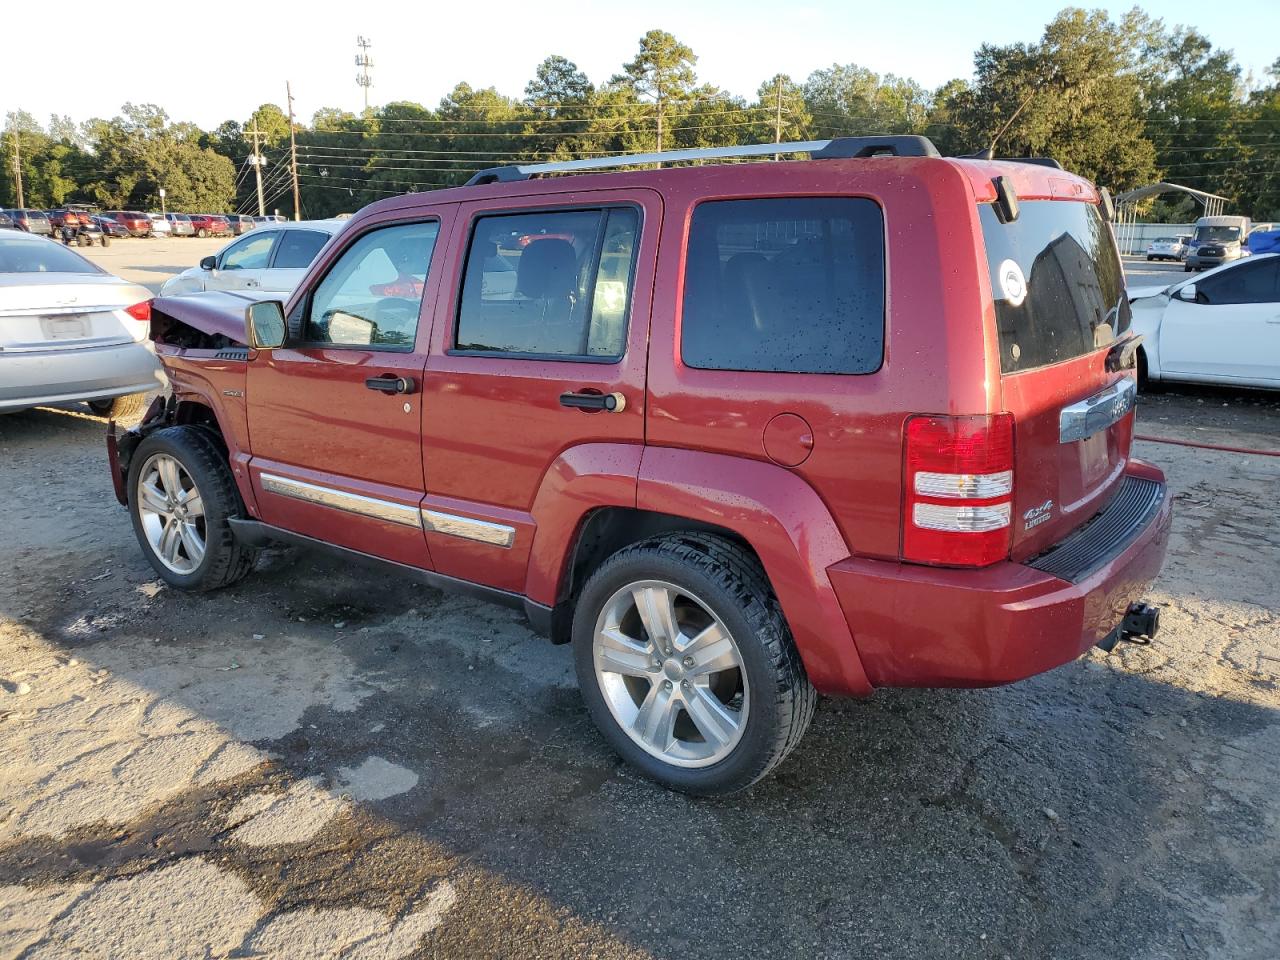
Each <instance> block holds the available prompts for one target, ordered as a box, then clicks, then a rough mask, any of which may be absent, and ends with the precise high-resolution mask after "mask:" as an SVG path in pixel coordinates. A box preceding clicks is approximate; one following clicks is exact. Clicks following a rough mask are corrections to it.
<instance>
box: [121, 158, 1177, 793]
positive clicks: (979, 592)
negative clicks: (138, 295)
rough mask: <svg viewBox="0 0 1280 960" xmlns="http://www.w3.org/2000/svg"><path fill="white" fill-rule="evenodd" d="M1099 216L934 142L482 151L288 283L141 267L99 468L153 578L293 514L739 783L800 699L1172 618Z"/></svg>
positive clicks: (632, 758) (727, 788)
mask: <svg viewBox="0 0 1280 960" xmlns="http://www.w3.org/2000/svg"><path fill="white" fill-rule="evenodd" d="M775 153H779V154H784V155H789V156H790V155H795V154H808V155H809V159H807V160H781V161H775V162H758V163H729V164H715V163H712V162H707V161H714V160H716V159H720V158H733V159H738V158H747V157H756V158H762V159H763V158H768V157H772V155H773V154H775ZM686 160H702V161H704V163H703V165H699V166H680V167H670V168H665V169H664V168H662V167H661V166H659V168H658V169H644V170H638V171H630V172H611V173H592V172H591V171H594V170H603V169H607V168H610V167H622V166H630V165H641V164H659V165H661V164H663V163H668V162H671V161H686ZM1109 211H1110V199H1109V197H1107V196H1106V194H1105V192H1100V191H1098V190H1096V189H1095V188H1094V187H1093V185H1092V184H1090V183H1088V182H1087V181H1085V180H1082V179H1081V178H1079V177H1076V176H1072V175H1071V174H1069V173H1066V172H1064V171H1063V170H1062V169H1061V168H1059V167H1058V166H1057V165H1056V164H1053V163H1052V161H1049V162H1048V163H1037V162H1028V161H1022V162H1013V161H991V160H984V159H974V158H944V157H940V156H939V155H938V153H937V151H936V150H935V149H934V147H933V144H931V143H930V142H929V141H927V140H925V139H923V138H919V137H887V138H878V139H872V138H845V139H837V140H831V141H813V142H806V143H798V144H783V145H778V144H772V143H770V144H763V145H759V146H748V147H734V148H726V149H722V150H711V151H675V152H670V153H665V154H650V155H638V156H629V157H623V158H600V159H592V160H586V161H574V162H564V163H550V164H541V165H537V166H524V167H507V168H499V169H494V170H489V171H484V172H482V173H480V174H477V175H476V177H474V178H473V179H472V180H471V182H470V183H468V184H467V185H466V186H463V187H459V188H455V189H446V190H440V191H438V192H434V193H429V194H417V195H410V196H404V197H397V198H394V199H387V200H383V201H380V202H378V203H375V204H373V205H371V206H369V207H366V208H365V209H364V210H362V211H361V212H359V213H358V214H356V216H355V217H354V218H352V220H351V221H350V222H349V223H348V224H347V225H346V227H345V228H344V229H343V231H342V232H341V233H340V234H338V235H337V236H336V237H335V238H334V239H333V240H332V241H331V242H330V243H329V245H328V246H327V247H326V248H325V249H324V251H322V252H321V254H320V255H319V257H317V259H316V260H315V262H314V263H312V265H311V267H310V269H309V270H308V272H307V275H306V277H305V279H304V280H303V281H302V283H301V284H300V285H299V286H298V288H297V290H296V292H295V293H294V294H293V295H292V296H291V297H290V298H289V300H288V302H287V303H283V304H282V303H279V302H275V301H264V300H254V299H252V298H250V297H247V296H243V295H238V294H229V293H211V294H205V295H201V296H198V297H184V298H173V299H160V300H157V301H156V302H155V305H154V310H153V313H152V317H153V320H152V337H153V340H154V343H155V350H156V353H157V354H158V355H159V357H160V358H161V360H162V362H163V364H164V366H165V369H166V372H167V374H168V377H169V380H170V382H171V384H172V393H171V395H170V396H168V397H163V398H160V399H158V400H157V401H156V402H155V403H154V404H153V405H152V407H151V409H150V411H149V412H148V415H147V417H146V419H145V420H144V421H143V423H142V425H141V426H140V427H138V428H135V429H133V430H129V431H123V430H121V429H119V428H116V427H113V428H112V431H111V433H110V437H109V452H110V458H111V464H112V471H113V479H114V482H115V485H116V493H117V495H118V497H119V499H120V501H121V503H124V504H127V505H128V508H129V510H130V513H131V515H132V520H133V525H134V529H135V531H136V533H137V537H138V541H139V543H140V544H141V547H142V550H143V551H144V553H145V554H146V556H147V558H148V560H149V561H150V562H151V564H152V565H153V566H154V567H155V569H156V570H157V572H158V573H159V574H160V576H161V577H163V578H164V579H165V580H166V581H167V582H168V583H170V584H172V585H173V586H175V587H179V588H183V589H189V590H208V589H211V588H215V587H222V586H226V585H227V584H230V583H233V582H235V581H236V580H238V579H240V578H241V577H243V576H245V574H247V573H248V572H249V571H250V570H251V568H252V567H253V565H254V557H255V554H256V551H257V550H258V548H259V547H260V546H262V545H263V544H265V543H267V542H268V541H276V540H278V541H286V542H293V543H300V544H305V545H310V546H315V547H322V548H326V549H328V550H331V551H334V552H336V553H337V554H339V555H341V556H343V557H347V558H352V559H360V560H368V561H372V562H375V563H380V564H382V565H384V566H386V567H389V568H390V569H393V570H395V571H397V572H399V573H401V574H403V575H405V576H407V577H410V578H413V579H416V580H418V581H419V582H421V583H425V584H429V585H431V586H436V587H444V588H460V589H463V590H466V591H469V592H471V593H478V594H480V595H482V596H485V597H488V598H491V599H493V600H495V601H497V602H499V603H505V604H509V605H512V606H514V607H516V608H519V609H522V610H523V611H524V612H525V613H526V614H527V615H528V618H529V620H530V621H531V623H532V624H533V626H534V627H535V628H536V629H537V630H539V631H540V632H542V633H545V634H546V635H548V636H549V637H550V638H551V639H552V640H553V641H555V642H558V643H572V645H573V657H574V660H575V664H576V668H577V672H578V679H579V682H580V685H581V689H582V694H583V697H584V698H585V700H586V703H587V706H588V708H589V709H590V712H591V714H592V716H593V717H594V719H595V721H596V723H597V724H598V725H599V727H600V730H601V731H602V733H603V735H604V736H605V738H606V739H607V740H608V741H609V743H610V744H611V745H612V746H613V747H614V748H615V749H616V750H617V751H618V752H619V753H620V754H621V755H622V756H623V757H624V758H626V759H627V760H628V761H629V762H630V763H632V764H633V765H634V766H636V767H637V768H639V769H640V770H641V771H643V772H644V773H646V774H647V775H649V776H651V777H653V778H654V779H656V780H658V781H660V782H662V783H664V784H666V785H668V786H670V787H674V788H677V789H681V790H686V791H689V792H693V793H701V794H723V793H728V792H731V791H734V790H737V789H741V788H743V787H746V786H748V785H749V784H751V783H753V782H755V781H756V780H758V779H759V778H760V777H762V776H764V775H765V774H766V773H768V772H769V771H770V770H771V769H772V768H773V767H774V766H775V765H776V764H777V763H779V762H780V761H781V760H782V759H783V758H784V757H785V756H786V755H787V754H788V752H789V751H790V750H791V749H792V748H793V747H794V746H795V745H796V743H797V742H798V741H799V739H800V737H801V735H802V734H803V732H804V730H805V728H806V726H807V724H808V723H809V719H810V717H811V715H812V713H813V708H814V702H815V696H816V694H819V693H821V694H832V695H853V696H863V695H867V694H869V693H870V692H871V691H872V690H873V689H875V688H876V687H883V686H982V685H990V684H1000V683H1008V682H1010V681H1013V680H1018V679H1020V678H1023V677H1028V676H1031V675H1032V674H1036V673H1039V672H1041V671H1044V670H1048V669H1050V668H1052V667H1055V666H1058V665H1060V664H1063V663H1067V662H1068V661H1070V660H1073V659H1074V658H1076V657H1078V656H1079V655H1080V654H1081V653H1083V652H1084V651H1086V650H1087V649H1088V648H1089V647H1090V646H1092V645H1094V644H1099V645H1101V646H1103V647H1104V648H1106V649H1110V648H1111V647H1112V646H1114V645H1115V643H1116V642H1117V641H1118V640H1120V639H1122V638H1124V637H1127V636H1135V637H1136V636H1150V635H1151V634H1153V633H1154V632H1155V630H1156V626H1157V622H1158V621H1157V616H1158V611H1156V610H1155V608H1153V607H1149V606H1146V605H1144V604H1141V603H1137V602H1135V601H1137V600H1139V599H1140V598H1141V596H1142V594H1143V591H1144V590H1146V588H1147V586H1148V585H1149V584H1150V582H1151V581H1152V579H1153V578H1154V577H1155V576H1156V574H1157V572H1158V571H1159V569H1160V565H1161V562H1162V560H1163V556H1164V552H1165V546H1166V540H1167V536H1168V531H1169V524H1170V500H1169V497H1168V496H1167V494H1166V488H1165V482H1164V478H1163V476H1162V474H1161V473H1160V471H1159V470H1157V469H1156V468H1154V467H1153V466H1151V465H1149V464H1146V463H1143V462H1141V461H1139V460H1135V459H1133V458H1131V456H1130V445H1131V441H1132V439H1133V424H1134V412H1133V408H1134V399H1135V371H1134V353H1135V350H1136V348H1137V339H1138V338H1137V337H1136V336H1134V335H1133V334H1131V333H1130V330H1129V304H1128V301H1127V299H1126V297H1125V290H1124V278H1123V274H1122V271H1121V264H1120V259H1119V257H1118V256H1117V254H1116V247H1115V244H1114V241H1113V238H1112V231H1111V228H1110V226H1109V224H1108V219H1109Z"/></svg>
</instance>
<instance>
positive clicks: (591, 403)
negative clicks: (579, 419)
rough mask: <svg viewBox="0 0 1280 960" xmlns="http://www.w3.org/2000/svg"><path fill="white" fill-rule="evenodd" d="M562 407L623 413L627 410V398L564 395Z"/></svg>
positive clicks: (605, 394) (606, 395) (579, 394)
mask: <svg viewBox="0 0 1280 960" xmlns="http://www.w3.org/2000/svg"><path fill="white" fill-rule="evenodd" d="M560 406H562V407H572V408H575V409H578V410H588V411H589V410H604V411H606V412H608V413H621V412H622V411H623V410H625V409H626V408H627V398H626V397H624V396H623V395H622V394H620V393H585V392H584V393H562V394H560Z"/></svg>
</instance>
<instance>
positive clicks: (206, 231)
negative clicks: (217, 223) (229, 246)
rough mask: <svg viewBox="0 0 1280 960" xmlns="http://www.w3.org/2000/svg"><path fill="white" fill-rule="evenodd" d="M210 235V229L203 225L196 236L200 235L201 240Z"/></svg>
mask: <svg viewBox="0 0 1280 960" xmlns="http://www.w3.org/2000/svg"><path fill="white" fill-rule="evenodd" d="M208 235H209V231H208V230H206V229H205V228H204V227H201V228H200V229H199V230H197V231H196V236H197V237H199V238H200V239H201V240H203V239H204V238H205V237H207V236H208Z"/></svg>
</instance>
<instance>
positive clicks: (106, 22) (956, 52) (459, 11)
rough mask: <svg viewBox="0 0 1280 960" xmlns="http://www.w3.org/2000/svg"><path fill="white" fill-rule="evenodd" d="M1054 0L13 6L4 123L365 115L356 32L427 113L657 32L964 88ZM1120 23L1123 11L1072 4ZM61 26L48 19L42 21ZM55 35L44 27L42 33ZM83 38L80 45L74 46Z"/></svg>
mask: <svg viewBox="0 0 1280 960" xmlns="http://www.w3.org/2000/svg"><path fill="white" fill-rule="evenodd" d="M1065 5H1066V4H1065V3H1064V2H1061V0H1013V2H1005V3H995V2H988V0H968V2H962V0H914V2H909V3H907V2H902V3H881V2H876V3H865V2H859V0H782V2H779V0H772V2H763V0H733V2H730V0H647V2H644V3H619V2H617V0H613V2H607V3H597V2H588V0H579V2H576V3H575V2H567V0H538V2H537V3H519V2H507V3H499V4H494V3H481V2H474V0H472V2H461V3H459V2H450V3H439V2H431V0H415V2H412V3H407V2H403V0H397V2H384V0H363V2H352V0H346V2H341V3H338V2H332V0H315V2H311V3H305V4H303V3H292V2H287V0H286V2H279V0H277V2H270V0H267V2H263V0H241V2H240V3H227V2H219V0H203V2H199V3H196V2H191V0H166V2H155V0H63V2H59V3H56V4H54V3H48V4H46V3H21V4H19V3H13V2H11V3H9V4H8V7H9V9H8V10H7V11H6V13H5V17H4V19H5V21H6V24H5V27H6V29H5V33H6V34H7V35H8V36H9V37H21V38H25V40H23V41H21V42H17V43H7V44H6V45H5V47H6V53H5V56H4V57H3V58H0V113H7V112H8V111H10V110H16V109H22V110H26V111H27V112H28V113H30V114H32V115H33V116H34V117H35V118H36V119H37V120H39V121H40V122H41V123H47V122H48V119H49V115H50V114H53V113H57V114H60V115H61V114H68V115H70V116H71V118H72V119H73V120H75V121H77V122H78V121H82V120H86V119H88V118H90V117H95V116H97V117H111V116H115V115H116V114H117V113H118V112H119V109H120V106H121V105H122V104H123V103H125V102H127V101H128V102H133V103H155V104H158V105H159V106H160V107H162V108H164V110H166V111H167V112H168V114H169V116H170V117H171V118H172V119H174V120H187V121H193V122H195V123H197V124H200V125H201V126H202V127H205V128H212V127H214V126H216V125H217V124H219V123H221V122H222V121H223V120H228V119H234V120H241V121H243V120H244V119H246V118H247V117H248V116H249V114H250V113H251V112H252V111H253V110H254V109H255V108H256V107H257V106H258V105H259V104H261V103H264V102H274V103H279V104H281V105H283V104H284V99H285V82H286V80H287V81H290V82H291V83H292V85H293V93H294V98H295V104H294V106H295V110H296V111H297V115H298V117H299V118H300V119H301V120H302V121H307V120H309V119H310V118H311V115H312V113H314V111H315V110H316V109H317V108H319V107H324V106H330V107H340V108H344V109H348V110H353V111H357V112H358V111H359V110H360V109H361V108H362V106H363V100H362V92H361V90H360V88H359V87H358V86H357V85H356V83H355V76H356V72H357V68H356V66H355V63H354V59H355V55H356V53H357V48H356V37H357V36H359V35H363V36H365V37H366V38H368V39H370V40H371V41H372V44H373V46H372V48H371V49H370V55H371V56H372V58H373V61H374V68H373V81H374V86H373V89H372V91H371V102H372V103H373V104H374V105H377V104H380V103H386V102H390V101H393V100H411V101H414V102H417V103H422V104H425V105H427V106H435V105H436V104H437V103H438V102H439V100H440V98H441V97H442V96H443V95H444V94H446V93H447V92H448V91H449V90H451V89H452V88H453V86H454V85H455V84H456V83H458V82H459V81H464V80H465V81H467V82H468V83H470V84H471V85H472V86H474V87H486V86H495V87H497V88H498V90H499V92H501V93H504V94H507V95H510V96H520V95H522V93H523V91H524V85H525V83H527V82H528V80H529V78H530V77H531V76H532V75H533V71H534V68H535V67H536V66H537V64H538V63H539V62H540V61H541V60H542V59H543V58H544V57H546V56H548V55H549V54H553V53H554V54H559V55H561V56H564V57H568V58H569V59H570V60H572V61H574V62H575V63H577V64H578V66H579V67H580V68H581V69H583V70H584V71H585V72H586V74H587V75H588V76H589V77H590V78H591V80H592V81H593V82H596V83H600V82H603V81H605V80H608V79H609V77H610V76H612V75H613V74H614V73H616V72H618V70H619V69H620V67H621V65H622V64H623V63H624V62H625V61H627V60H629V59H631V57H632V56H633V55H634V53H635V50H636V47H637V45H638V42H639V39H640V37H641V36H642V35H643V34H644V33H645V32H646V31H648V30H651V29H654V28H658V29H662V30H667V31H669V32H670V33H673V34H675V36H676V37H677V38H679V39H680V40H681V41H683V42H684V43H685V44H687V45H689V46H690V47H692V48H693V51H694V52H695V53H696V54H697V55H698V65H697V69H698V77H699V79H700V80H701V81H703V82H708V83H712V84H715V85H716V86H719V87H721V88H722V89H726V90H728V91H729V92H731V93H736V94H740V95H742V96H747V97H750V96H753V95H754V94H755V91H756V89H757V88H758V87H759V85H760V83H761V82H762V81H763V80H764V79H765V78H767V77H770V76H772V75H773V74H774V73H776V72H779V71H780V72H783V73H787V74H790V75H791V76H792V77H793V78H794V79H796V80H803V79H804V78H805V77H806V76H808V74H809V73H810V72H811V71H813V70H814V69H817V68H819V67H824V66H830V65H831V64H833V63H851V62H852V63H857V64H859V65H861V66H864V67H868V68H870V69H872V70H874V71H876V72H877V73H894V74H897V75H899V76H905V77H911V78H913V79H915V80H917V81H919V82H920V83H922V84H923V85H924V86H926V87H929V88H933V87H937V86H939V85H941V84H943V83H945V82H946V81H948V80H950V79H953V78H955V77H965V78H967V77H969V76H970V74H971V73H972V68H973V52H974V50H975V49H977V47H978V46H979V45H980V44H982V43H984V42H989V43H996V44H1005V43H1013V42H1017V41H1027V42H1029V41H1033V40H1035V39H1037V38H1038V37H1039V36H1040V34H1041V33H1042V31H1043V29H1044V25H1045V24H1046V23H1047V22H1048V21H1049V20H1050V19H1052V17H1053V16H1054V14H1056V13H1057V11H1058V10H1059V9H1061V8H1062V7H1063V6H1065ZM1081 5H1083V6H1086V7H1089V8H1093V7H1102V8H1104V9H1106V10H1107V11H1108V12H1110V13H1111V14H1112V16H1119V15H1121V14H1122V13H1123V12H1124V11H1125V10H1127V9H1129V8H1130V7H1131V6H1133V2H1132V0H1125V2H1114V3H1113V2H1096V0H1095V2H1084V3H1082V4H1081ZM1145 9H1147V11H1148V12H1149V13H1151V14H1153V15H1155V16H1159V17H1161V18H1163V19H1164V21H1165V22H1166V24H1187V25H1189V26H1193V27H1195V28H1196V29H1198V30H1200V31H1201V32H1202V33H1204V34H1205V35H1207V36H1208V37H1209V39H1210V40H1211V41H1212V42H1213V43H1214V44H1215V45H1217V46H1220V47H1225V48H1227V49H1231V50H1234V51H1235V54H1236V58H1237V61H1238V62H1239V63H1240V64H1241V66H1242V67H1243V68H1244V69H1245V70H1246V71H1250V70H1251V71H1252V72H1253V73H1254V75H1255V76H1256V77H1257V78H1259V79H1261V78H1262V76H1263V72H1264V70H1265V69H1266V67H1267V66H1268V65H1269V64H1270V63H1272V62H1273V61H1274V60H1275V59H1276V57H1277V56H1280V42H1278V41H1277V38H1278V37H1280V0H1223V2H1215V3H1205V2H1204V0H1159V2H1158V3H1148V4H1145ZM51 18H52V19H53V20H55V21H56V24H51V23H50V19H51ZM51 31H52V32H51ZM68 35H71V36H74V37H75V38H77V44H76V47H77V49H78V50H79V51H81V52H82V53H88V54H91V55H92V57H93V59H92V61H91V62H88V63H79V62H73V63H72V65H70V66H68V67H59V66H56V65H55V64H56V61H55V56H56V54H57V51H58V50H59V49H65V48H60V47H59V44H58V43H52V45H51V44H50V43H49V42H44V40H42V39H41V38H45V40H52V39H53V37H55V36H58V37H63V38H64V39H65V37H67V36H68ZM81 41H82V42H81Z"/></svg>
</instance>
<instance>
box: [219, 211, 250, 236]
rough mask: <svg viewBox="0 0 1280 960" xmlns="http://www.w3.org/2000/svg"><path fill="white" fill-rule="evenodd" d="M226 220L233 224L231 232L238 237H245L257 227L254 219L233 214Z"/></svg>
mask: <svg viewBox="0 0 1280 960" xmlns="http://www.w3.org/2000/svg"><path fill="white" fill-rule="evenodd" d="M226 219H227V223H229V224H231V232H232V233H233V234H235V235H236V236H237V237H239V236H243V235H244V234H246V233H248V232H249V231H250V230H252V229H253V228H254V227H256V226H257V224H256V223H254V221H253V217H245V216H240V215H239V214H234V213H233V214H231V215H230V216H228V217H227V218H226Z"/></svg>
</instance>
